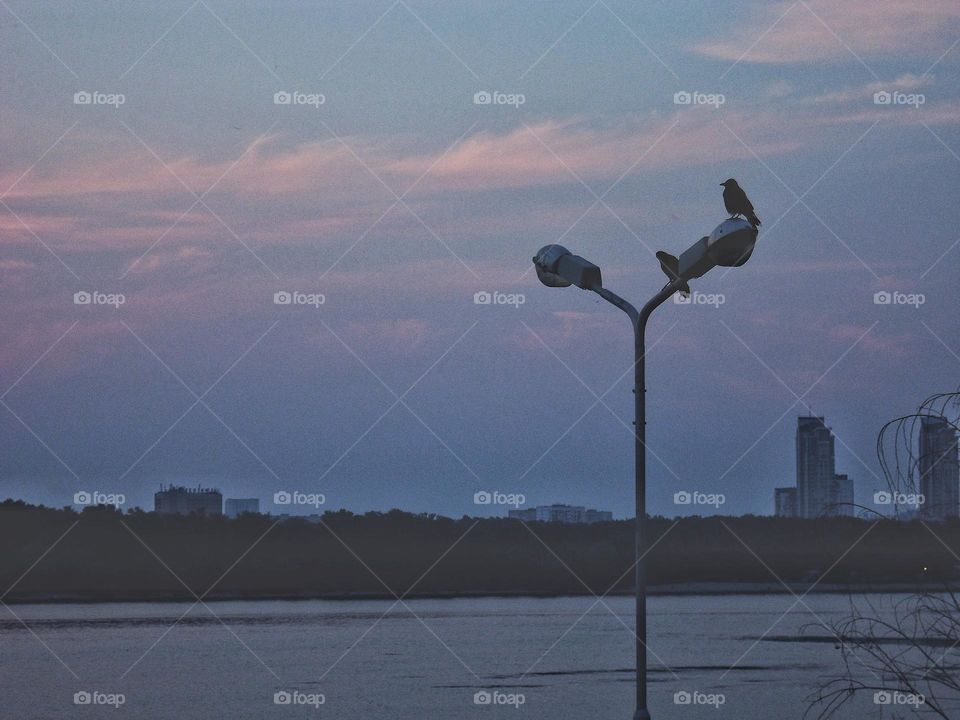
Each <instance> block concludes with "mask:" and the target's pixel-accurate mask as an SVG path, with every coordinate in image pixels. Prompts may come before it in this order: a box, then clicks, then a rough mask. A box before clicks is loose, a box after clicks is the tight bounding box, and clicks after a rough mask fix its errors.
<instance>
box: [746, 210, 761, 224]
mask: <svg viewBox="0 0 960 720" xmlns="http://www.w3.org/2000/svg"><path fill="white" fill-rule="evenodd" d="M747 222H749V223H750V224H751V225H753V227H754V228H758V227H760V224H761V223H760V218H758V217H757V214H756V213H755V212H754V211H753V210H751V211H750V212H748V213H747Z"/></svg>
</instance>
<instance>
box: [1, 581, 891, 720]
mask: <svg viewBox="0 0 960 720" xmlns="http://www.w3.org/2000/svg"><path fill="white" fill-rule="evenodd" d="M604 602H605V603H606V605H607V606H608V607H605V606H604V605H603V604H596V601H595V600H594V599H593V598H555V599H537V598H517V599H498V598H489V599H459V600H411V601H408V602H407V606H408V607H404V606H402V605H395V604H394V603H393V602H392V601H373V600H371V601H299V602H284V601H269V602H212V603H209V605H208V607H204V606H202V605H201V606H195V607H193V608H192V609H191V606H190V604H177V603H163V604H142V603H117V604H103V605H69V604H68V605H17V606H12V607H11V611H12V612H15V613H16V614H17V615H18V616H19V617H20V618H21V619H22V620H23V623H21V622H20V621H19V620H18V619H17V618H16V617H14V616H13V615H12V614H11V611H6V617H5V618H4V619H3V621H2V623H0V662H2V666H0V668H2V674H0V683H2V692H3V698H2V701H0V702H2V708H0V716H2V717H3V718H23V719H26V718H44V719H46V718H100V717H106V718H119V717H122V716H129V717H136V718H184V719H192V718H306V717H312V718H317V717H330V718H334V717H335V718H344V719H347V720H349V719H352V718H357V719H360V718H364V719H366V720H368V719H370V718H389V719H390V720H414V719H416V720H420V719H421V718H444V719H455V718H491V717H493V716H496V717H499V718H517V720H546V719H548V718H549V719H550V720H555V719H556V718H591V719H593V718H597V719H599V718H616V719H617V720H629V719H630V718H632V714H633V709H634V708H633V697H634V694H633V693H634V690H633V672H632V670H631V668H632V664H633V652H634V642H635V641H634V637H633V634H632V628H633V617H632V613H633V604H632V601H631V599H630V598H625V597H617V598H607V599H606V600H605V601H604ZM805 602H806V603H808V604H809V605H810V607H811V609H812V610H813V611H814V612H815V613H816V615H817V616H818V617H819V619H820V620H823V621H825V622H827V623H830V622H832V621H835V620H838V619H840V618H841V617H843V616H844V615H845V613H846V611H847V609H848V607H849V605H848V604H849V598H847V597H846V596H840V595H820V596H809V597H807V598H806V599H805ZM794 603H795V600H794V598H793V597H791V596H788V595H782V596H781V595H777V596H771V595H767V596H755V595H754V596H734V595H727V596H695V597H656V598H652V599H651V600H650V601H649V612H650V649H651V651H652V653H653V656H652V657H651V664H652V668H651V681H650V706H651V710H652V713H653V717H654V719H655V720H669V719H671V718H700V717H703V718H715V719H716V720H720V719H721V718H739V719H741V720H753V719H756V720H759V719H761V718H763V719H766V718H800V717H802V715H803V713H804V710H805V709H806V708H807V705H808V703H807V698H808V696H809V694H810V693H811V692H813V691H815V690H816V689H817V687H818V686H819V685H820V684H821V683H822V682H824V681H825V680H828V679H830V678H833V677H836V676H837V675H838V674H839V672H840V670H841V667H842V664H841V658H840V653H839V651H838V650H837V649H836V648H835V647H834V645H833V643H813V642H797V641H795V640H793V638H795V637H796V636H797V635H798V634H799V633H801V632H802V630H803V628H804V627H805V626H809V625H810V624H811V623H813V624H814V625H816V624H818V622H819V620H818V617H814V615H813V614H811V612H809V611H808V610H807V609H805V608H804V607H803V606H802V605H796V606H794ZM791 606H794V607H792V608H791ZM408 608H409V609H408ZM214 613H215V615H214ZM24 624H25V625H24ZM824 632H825V631H823V629H822V628H817V627H807V633H808V634H813V635H823V634H824ZM284 691H287V692H290V693H291V695H289V696H283V695H281V696H280V697H281V699H283V698H284V697H291V698H293V701H292V702H291V704H289V705H284V704H279V705H278V704H275V702H274V696H275V694H276V693H278V692H280V693H282V692H284ZM294 691H295V692H296V693H298V694H296V695H294V694H293V693H294ZM483 691H486V692H490V693H494V692H496V693H502V695H498V696H497V698H498V700H499V701H504V700H513V701H514V704H513V705H510V704H505V705H495V706H491V705H478V704H476V703H475V695H476V693H478V692H483ZM684 691H686V692H689V693H694V692H699V693H703V695H701V696H697V697H699V698H700V700H701V701H704V700H706V699H708V697H709V696H710V695H713V696H715V697H714V699H715V700H717V701H719V699H720V697H721V696H722V699H723V703H722V705H719V706H716V705H707V704H700V705H696V704H691V705H680V704H676V703H675V702H674V697H675V694H676V693H678V692H684ZM78 692H80V693H83V692H87V693H94V692H98V693H103V694H104V695H101V696H97V700H98V701H100V702H104V701H107V702H109V701H110V697H109V695H110V694H117V693H120V694H122V695H123V697H124V703H123V705H122V706H120V707H113V706H111V705H109V704H108V705H103V704H100V705H98V704H95V703H91V704H90V705H83V706H78V705H76V704H75V703H74V695H75V693H78ZM521 695H522V700H523V704H522V705H519V701H520V699H521V697H520V696H521ZM321 696H322V699H323V703H322V704H319V703H320V698H321ZM82 697H83V696H81V699H82ZM91 697H93V696H92V695H91ZM481 697H483V696H481ZM681 697H682V696H681ZM296 702H299V703H306V704H295V703H296ZM311 702H312V703H314V704H310V703H311ZM881 709H882V708H879V707H877V706H875V705H873V703H872V702H870V701H866V702H858V703H854V704H852V705H850V706H849V708H848V710H846V711H845V712H843V713H841V715H840V716H839V717H844V718H881V717H885V716H884V715H882V714H881Z"/></svg>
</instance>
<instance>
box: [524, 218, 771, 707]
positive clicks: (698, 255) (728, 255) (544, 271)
mask: <svg viewBox="0 0 960 720" xmlns="http://www.w3.org/2000/svg"><path fill="white" fill-rule="evenodd" d="M756 240H757V230H756V228H754V227H753V226H752V225H750V223H748V222H747V221H745V220H741V219H738V218H730V219H728V220H725V221H724V222H722V223H721V224H720V225H718V226H717V228H716V229H715V230H714V231H713V232H712V233H711V234H710V235H708V236H706V237H703V238H700V240H698V241H697V242H696V243H694V244H693V245H692V246H691V247H690V248H688V249H687V250H686V251H685V252H684V253H683V254H682V255H681V256H680V257H679V258H676V257H673V256H672V255H669V254H667V253H663V252H660V253H657V259H658V260H660V265H661V267H662V269H663V271H664V273H665V274H666V275H667V278H668V282H667V284H666V285H665V286H664V287H663V289H661V290H660V292H658V293H657V294H656V295H654V296H653V297H652V298H650V299H649V300H648V301H647V303H646V304H645V305H644V306H643V307H642V308H641V309H640V311H639V312H638V311H637V309H636V308H635V307H634V306H633V305H631V304H630V303H629V302H627V301H626V300H624V299H623V298H622V297H620V296H619V295H617V294H616V293H614V292H611V291H610V290H607V289H606V288H605V287H603V280H602V277H601V274H600V268H599V267H597V266H596V265H594V264H593V263H591V262H590V261H589V260H585V259H584V258H582V257H580V256H579V255H573V254H572V253H571V252H570V251H569V250H567V249H566V248H565V247H563V246H561V245H547V246H546V247H543V248H541V249H540V252H538V253H537V255H536V257H534V258H533V263H534V265H535V266H536V270H537V277H538V278H539V279H540V281H541V282H542V283H543V284H544V285H546V286H548V287H568V286H570V285H576V286H577V287H579V288H581V289H583V290H591V291H592V292H595V293H596V294H597V295H599V296H600V297H602V298H603V299H604V300H606V301H607V302H608V303H610V304H611V305H614V306H615V307H617V308H619V309H620V310H622V311H623V312H625V313H626V314H627V317H628V318H629V319H630V324H631V326H632V327H633V353H634V360H633V378H634V381H633V393H634V415H635V420H634V432H633V437H634V464H635V473H636V482H635V506H636V507H635V511H636V515H635V518H636V520H635V523H634V556H635V558H636V565H635V573H636V575H635V578H636V580H635V592H636V615H637V630H636V637H637V676H636V691H637V704H636V712H635V714H634V716H633V717H634V720H650V711H649V710H648V709H647V563H646V552H647V536H646V516H647V459H646V435H647V433H646V417H647V408H646V394H647V387H646V377H645V370H646V358H645V352H646V330H647V321H648V320H649V319H650V315H651V314H653V311H654V310H656V309H657V308H658V307H660V305H662V304H663V303H664V302H665V301H666V300H667V298H669V297H670V296H671V295H673V294H674V293H675V292H678V291H679V292H689V291H690V288H689V286H688V284H687V281H688V280H690V279H693V278H698V277H701V276H702V275H704V274H705V273H706V272H707V271H709V270H710V269H711V268H714V267H716V266H717V265H722V266H727V267H738V266H740V265H743V264H744V263H745V262H746V261H747V260H748V259H749V258H750V254H751V253H752V252H753V246H754V244H755V243H756Z"/></svg>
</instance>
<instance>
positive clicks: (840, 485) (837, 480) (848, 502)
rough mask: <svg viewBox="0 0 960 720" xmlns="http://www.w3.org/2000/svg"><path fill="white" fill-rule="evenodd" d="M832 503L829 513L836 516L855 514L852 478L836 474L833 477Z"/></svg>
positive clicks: (853, 515) (851, 515) (852, 515)
mask: <svg viewBox="0 0 960 720" xmlns="http://www.w3.org/2000/svg"><path fill="white" fill-rule="evenodd" d="M832 505H833V507H832V508H831V509H830V513H829V514H830V515H834V516H836V517H855V516H856V512H855V511H856V508H855V507H854V506H853V480H852V479H851V478H849V477H847V476H846V475H836V476H834V478H833V502H832Z"/></svg>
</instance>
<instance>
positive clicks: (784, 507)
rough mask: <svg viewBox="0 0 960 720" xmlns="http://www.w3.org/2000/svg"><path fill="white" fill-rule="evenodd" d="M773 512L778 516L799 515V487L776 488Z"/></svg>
mask: <svg viewBox="0 0 960 720" xmlns="http://www.w3.org/2000/svg"><path fill="white" fill-rule="evenodd" d="M773 514H774V515H775V516H776V517H796V516H797V489H796V488H795V487H782V488H774V490H773Z"/></svg>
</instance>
